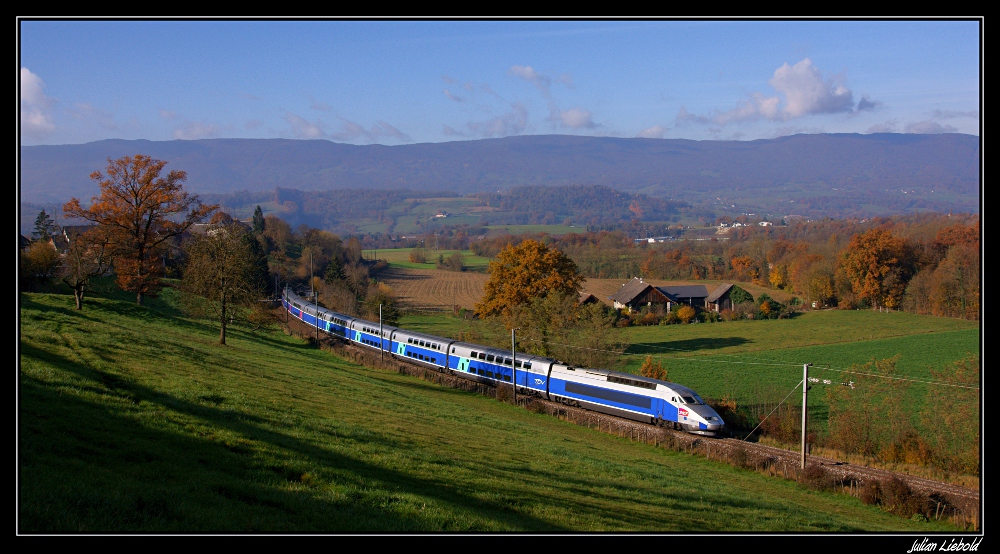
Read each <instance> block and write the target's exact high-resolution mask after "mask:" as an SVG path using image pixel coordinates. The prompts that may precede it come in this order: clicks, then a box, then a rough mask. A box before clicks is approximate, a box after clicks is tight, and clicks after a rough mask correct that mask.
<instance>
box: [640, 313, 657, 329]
mask: <svg viewBox="0 0 1000 554" xmlns="http://www.w3.org/2000/svg"><path fill="white" fill-rule="evenodd" d="M659 322H660V316H658V315H656V314H655V313H653V312H646V313H645V314H643V315H642V317H640V318H639V325H642V326H649V325H656V324H657V323H659Z"/></svg>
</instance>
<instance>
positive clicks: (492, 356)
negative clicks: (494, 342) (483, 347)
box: [486, 354, 496, 362]
mask: <svg viewBox="0 0 1000 554" xmlns="http://www.w3.org/2000/svg"><path fill="white" fill-rule="evenodd" d="M494 359H496V356H494V355H493V354H488V355H487V356H486V361H487V362H492V361H493V360H494Z"/></svg>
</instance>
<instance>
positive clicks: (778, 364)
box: [521, 338, 979, 390]
mask: <svg viewBox="0 0 1000 554" xmlns="http://www.w3.org/2000/svg"><path fill="white" fill-rule="evenodd" d="M521 340H523V341H529V342H537V343H542V344H548V345H553V346H562V347H565V348H575V349H578V350H589V351H592V352H606V353H610V354H616V355H619V356H642V354H637V353H631V354H630V353H627V352H618V351H616V350H609V349H607V348H591V347H587V346H576V345H572V344H564V343H557V342H551V341H544V340H538V339H529V338H522V339H521ZM633 346H645V347H647V348H663V349H666V350H674V351H678V352H684V351H683V350H680V349H676V348H669V347H658V346H656V345H652V344H642V343H639V344H637V345H633ZM728 355H729V356H735V355H737V354H728ZM668 359H674V360H684V361H687V362H701V363H721V364H735V365H759V366H772V367H789V368H791V367H794V368H796V369H798V368H800V367H802V364H801V363H797V362H749V361H742V360H719V359H714V358H704V357H690V356H684V357H671V358H668ZM815 369H816V370H823V371H835V372H838V373H848V374H853V375H862V376H866V377H877V378H880V379H891V380H895V381H903V382H911V383H921V384H925V385H933V386H940V387H954V388H961V389H967V390H979V387H978V386H975V385H963V384H960V383H948V382H944V381H930V380H927V379H916V378H913V377H907V376H895V375H883V374H879V373H867V372H864V371H857V370H853V369H837V368H834V367H831V366H823V367H818V366H817V367H815Z"/></svg>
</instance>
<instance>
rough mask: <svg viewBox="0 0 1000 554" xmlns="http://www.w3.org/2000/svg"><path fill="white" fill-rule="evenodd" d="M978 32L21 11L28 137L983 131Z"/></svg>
mask: <svg viewBox="0 0 1000 554" xmlns="http://www.w3.org/2000/svg"><path fill="white" fill-rule="evenodd" d="M980 23H981V22H980V21H958V20H950V21H946V20H926V21H792V20H770V21H723V20H700V21H623V20H602V21H275V20H271V21H190V20H188V21H88V20H74V21H58V20H26V19H21V20H19V44H20V51H19V55H20V72H19V85H20V123H21V130H20V138H21V143H22V144H23V145H35V144H77V143H85V142H90V141H95V140H101V139H108V138H123V139H149V140H173V139H201V138H308V139H328V140H332V141H336V142H346V143H352V144H373V143H375V144H387V145H394V144H407V143H415V142H442V141H451V140H470V139H481V138H492V137H503V136H512V135H528V134H575V135H589V136H614V137H648V138H684V139H695V140H720V139H724V140H734V139H735V140H752V139H760V138H774V137H778V136H784V135H789V134H796V133H819V132H825V133H871V132H900V133H933V132H958V133H969V134H975V135H978V134H979V132H980V131H979V128H980V123H979V120H980V111H979V110H980V102H981V100H980V98H981V94H982V81H981V67H980V56H981V50H980V32H981V25H980Z"/></svg>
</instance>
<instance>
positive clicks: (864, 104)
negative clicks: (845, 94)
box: [858, 94, 883, 112]
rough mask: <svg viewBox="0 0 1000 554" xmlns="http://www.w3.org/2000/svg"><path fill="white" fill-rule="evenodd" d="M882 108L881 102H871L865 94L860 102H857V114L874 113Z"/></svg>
mask: <svg viewBox="0 0 1000 554" xmlns="http://www.w3.org/2000/svg"><path fill="white" fill-rule="evenodd" d="M882 106H883V104H882V102H879V101H878V100H872V99H871V98H869V97H868V95H867V94H866V95H864V96H862V97H861V100H858V111H859V112H867V111H875V110H877V109H879V108H881V107H882Z"/></svg>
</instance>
